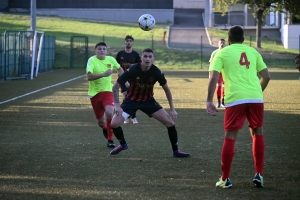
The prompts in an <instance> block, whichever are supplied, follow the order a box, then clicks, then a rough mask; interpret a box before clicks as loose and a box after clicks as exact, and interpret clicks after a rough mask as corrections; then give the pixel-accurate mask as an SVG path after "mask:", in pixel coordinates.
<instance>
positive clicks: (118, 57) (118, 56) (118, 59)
mask: <svg viewBox="0 0 300 200" xmlns="http://www.w3.org/2000/svg"><path fill="white" fill-rule="evenodd" d="M120 54H121V52H120V51H119V52H118V53H117V56H116V60H117V62H118V63H119V64H121V59H120V57H121V55H120Z"/></svg>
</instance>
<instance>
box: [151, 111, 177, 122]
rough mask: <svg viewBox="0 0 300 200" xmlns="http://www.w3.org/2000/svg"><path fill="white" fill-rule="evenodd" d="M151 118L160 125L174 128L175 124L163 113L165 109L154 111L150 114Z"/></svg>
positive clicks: (165, 112)
mask: <svg viewBox="0 0 300 200" xmlns="http://www.w3.org/2000/svg"><path fill="white" fill-rule="evenodd" d="M152 117H153V118H154V119H156V120H157V121H159V122H160V123H162V124H163V125H164V126H166V127H171V126H174V125H175V123H174V121H173V120H172V118H171V117H170V115H169V114H168V113H167V111H165V109H163V108H161V109H160V110H158V111H156V112H155V113H153V114H152Z"/></svg>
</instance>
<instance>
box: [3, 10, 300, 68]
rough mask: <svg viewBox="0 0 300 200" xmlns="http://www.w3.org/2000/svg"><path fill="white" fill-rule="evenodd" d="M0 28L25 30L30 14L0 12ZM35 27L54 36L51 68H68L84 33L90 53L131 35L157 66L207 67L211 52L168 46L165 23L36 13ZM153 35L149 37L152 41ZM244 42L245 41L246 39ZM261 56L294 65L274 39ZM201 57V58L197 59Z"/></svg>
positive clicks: (215, 33)
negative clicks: (75, 39)
mask: <svg viewBox="0 0 300 200" xmlns="http://www.w3.org/2000/svg"><path fill="white" fill-rule="evenodd" d="M0 17H1V20H0V32H4V31H6V30H27V29H29V27H30V16H29V15H21V14H0ZM36 24H37V29H38V30H40V31H44V32H45V34H46V35H52V36H55V37H56V62H55V68H69V66H70V39H71V37H72V36H76V35H85V36H88V39H89V55H90V56H91V55H93V49H94V45H95V44H96V43H97V42H99V41H102V40H103V39H104V41H105V42H106V43H107V45H108V47H109V49H108V52H109V55H112V56H115V55H116V54H117V52H118V51H120V50H121V49H123V48H124V37H125V36H126V35H133V37H134V38H135V44H134V49H135V50H137V51H138V52H141V51H142V50H143V49H144V48H146V47H150V48H153V49H154V50H155V60H156V61H155V62H156V64H157V65H158V66H159V67H160V68H161V69H207V68H208V60H209V56H210V53H211V52H200V51H191V50H178V49H169V48H167V47H166V46H165V45H163V44H162V39H163V33H164V31H167V32H168V26H169V24H157V25H156V27H155V28H154V29H153V30H152V31H149V32H147V31H142V30H141V29H140V28H139V27H138V26H137V24H135V23H123V24H118V23H109V22H102V21H99V22H97V21H94V22H92V21H82V20H72V19H63V18H58V17H43V16H38V17H37V21H36ZM208 30H209V32H210V35H211V38H212V39H213V41H214V40H216V39H219V38H220V37H222V38H227V32H226V31H221V30H216V29H208ZM152 38H153V41H152ZM245 43H246V44H247V43H248V41H247V40H246V41H245ZM262 46H263V51H261V53H262V54H263V56H264V59H265V61H266V63H267V64H268V67H269V68H273V69H291V68H294V61H293V58H294V57H295V54H296V53H297V52H296V51H292V50H286V49H284V48H283V46H282V45H280V44H278V43H274V41H268V42H263V43H262ZM201 58H202V59H201Z"/></svg>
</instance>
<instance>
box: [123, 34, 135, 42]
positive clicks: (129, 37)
mask: <svg viewBox="0 0 300 200" xmlns="http://www.w3.org/2000/svg"><path fill="white" fill-rule="evenodd" d="M128 39H130V40H132V41H134V38H133V37H132V35H126V37H125V40H128Z"/></svg>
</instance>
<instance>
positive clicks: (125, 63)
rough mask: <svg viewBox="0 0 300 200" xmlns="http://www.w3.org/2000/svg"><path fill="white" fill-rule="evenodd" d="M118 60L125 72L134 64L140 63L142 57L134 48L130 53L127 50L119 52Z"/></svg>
mask: <svg viewBox="0 0 300 200" xmlns="http://www.w3.org/2000/svg"><path fill="white" fill-rule="evenodd" d="M116 60H117V62H118V63H119V64H120V65H121V67H122V68H123V70H124V72H125V71H126V70H127V69H128V68H129V67H130V66H131V65H132V64H135V63H140V62H141V57H140V55H139V54H138V53H137V52H136V51H134V50H132V52H130V53H126V52H125V50H122V51H119V52H118V54H117V56H116Z"/></svg>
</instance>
